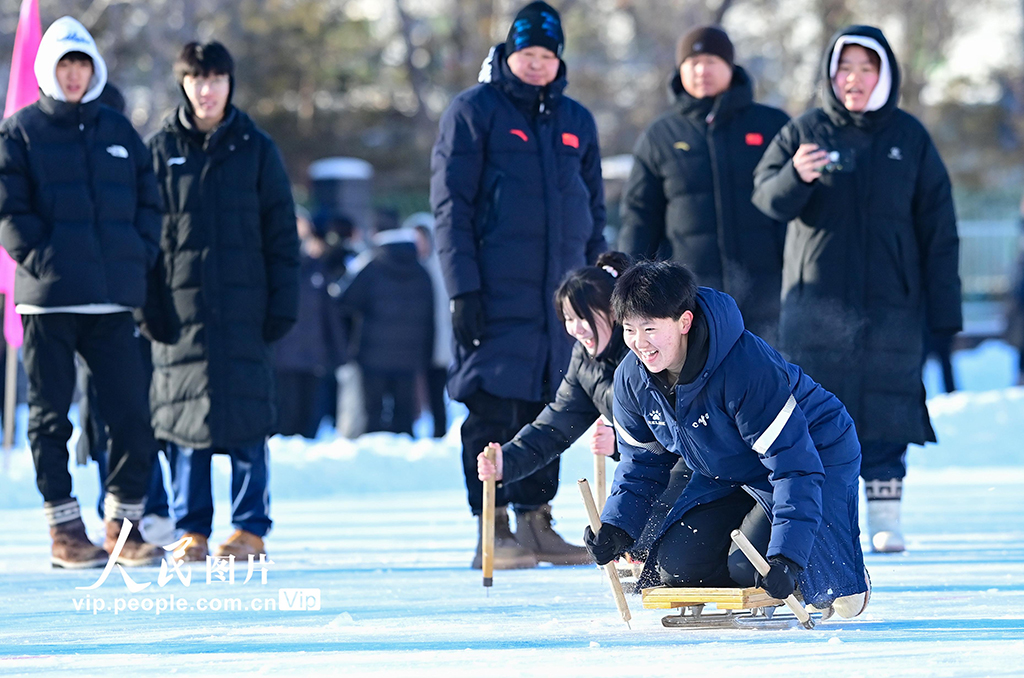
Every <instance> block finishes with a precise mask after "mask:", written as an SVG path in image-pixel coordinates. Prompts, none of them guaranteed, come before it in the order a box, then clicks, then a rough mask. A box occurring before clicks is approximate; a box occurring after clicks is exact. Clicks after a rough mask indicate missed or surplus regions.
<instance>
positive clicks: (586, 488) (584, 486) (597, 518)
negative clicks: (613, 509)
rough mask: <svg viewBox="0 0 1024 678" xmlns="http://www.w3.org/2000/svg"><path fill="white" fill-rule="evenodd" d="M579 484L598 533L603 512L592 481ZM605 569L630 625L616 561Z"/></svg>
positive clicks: (606, 565) (591, 520)
mask: <svg viewBox="0 0 1024 678" xmlns="http://www.w3.org/2000/svg"><path fill="white" fill-rule="evenodd" d="M579 485H580V494H582V495H583V505H584V506H586V507H587V518H589V519H590V529H591V531H593V533H594V534H597V532H598V530H600V529H601V514H600V513H598V512H597V505H596V504H594V495H593V494H591V492H590V483H588V482H587V479H586V478H581V479H580V481H579ZM604 571H605V572H607V573H608V581H609V582H611V585H612V594H614V596H615V606H616V607H618V608H619V614H621V615H622V621H624V622H626V626H629V620H630V619H632V618H633V617H632V615H630V614H629V605H628V604H627V603H626V596H625V594H624V593H623V592H622V583H621V582H620V581H619V572H618V570H616V569H615V563H606V564H605V566H604ZM630 628H632V627H630Z"/></svg>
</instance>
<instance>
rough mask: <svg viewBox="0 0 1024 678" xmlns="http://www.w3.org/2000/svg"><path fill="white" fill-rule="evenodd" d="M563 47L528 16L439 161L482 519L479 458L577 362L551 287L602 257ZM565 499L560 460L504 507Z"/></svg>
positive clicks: (456, 369)
mask: <svg viewBox="0 0 1024 678" xmlns="http://www.w3.org/2000/svg"><path fill="white" fill-rule="evenodd" d="M563 46H564V36H563V34H562V25H561V19H560V17H559V15H558V12H556V11H555V10H554V9H553V8H551V7H550V6H549V5H547V4H546V3H543V2H534V3H531V4H529V5H527V6H526V7H524V8H523V9H522V10H520V12H519V13H518V14H517V15H516V19H515V21H514V22H513V24H512V27H511V28H510V30H509V34H508V38H507V40H506V41H505V43H503V44H499V45H496V46H495V47H494V48H492V49H491V53H490V54H489V55H488V57H487V59H486V60H485V61H484V64H483V68H482V69H481V71H480V84H478V85H477V86H475V87H472V88H470V89H468V90H466V91H464V92H462V93H461V94H459V95H458V96H457V97H456V98H455V99H454V101H452V103H451V105H450V106H449V107H448V110H447V111H445V113H444V115H443V116H442V118H441V125H440V130H439V133H438V138H437V143H436V144H435V146H434V151H433V158H432V161H431V170H432V180H431V191H430V193H431V195H430V199H431V204H432V206H433V211H434V217H435V219H436V223H437V242H438V254H439V256H440V258H441V264H442V267H443V270H444V276H445V284H446V286H447V288H448V294H449V296H450V297H451V298H452V329H453V332H454V334H455V339H456V345H455V347H454V348H455V360H454V363H453V365H452V367H451V370H450V371H449V381H448V392H449V394H450V395H451V397H452V398H454V399H455V400H459V401H462V402H464V403H465V404H466V406H467V407H468V408H469V416H468V417H467V419H466V421H465V423H464V424H463V426H462V444H463V471H464V473H465V478H466V487H467V490H468V494H469V505H470V508H471V509H472V511H473V513H474V514H475V515H479V514H480V510H481V500H482V499H481V498H482V490H481V487H482V486H481V483H480V481H479V479H478V478H477V474H476V456H477V454H479V453H480V452H481V451H482V450H483V449H484V447H485V446H486V445H487V444H488V443H491V442H500V441H503V440H508V439H509V438H511V437H512V436H513V435H514V434H515V433H516V432H517V431H519V429H520V428H522V427H523V426H524V425H526V424H528V423H529V422H531V421H533V419H534V417H535V416H536V415H537V414H539V413H540V411H541V410H542V409H543V408H544V405H545V403H546V402H547V401H548V400H549V399H550V398H551V396H552V395H553V392H554V389H555V388H557V386H558V384H559V382H560V381H561V379H562V376H563V374H564V373H565V369H566V367H567V366H568V364H569V356H570V353H571V350H572V341H571V339H569V337H567V336H566V335H565V332H564V331H563V330H562V319H561V318H560V317H558V315H557V314H556V313H555V309H554V308H553V307H552V305H551V299H552V298H553V295H554V292H555V288H556V287H557V286H558V283H559V282H560V281H561V279H562V277H563V276H564V275H565V274H566V273H568V272H569V271H571V270H573V269H575V268H578V267H580V266H583V265H584V264H587V263H593V262H594V261H595V260H596V258H597V255H598V254H600V253H601V252H602V251H603V250H604V249H605V241H604V236H603V235H602V230H603V228H604V222H605V211H604V189H603V187H602V183H601V157H600V149H599V148H598V139H597V128H596V126H595V124H594V118H593V116H591V114H590V112H589V111H587V109H585V108H584V107H583V106H581V105H580V104H579V103H577V102H576V101H574V100H572V99H570V98H569V97H566V96H564V95H563V94H562V92H563V90H564V89H565V86H566V77H565V64H564V63H563V62H562V61H561V59H560V56H561V53H562V48H563ZM557 489H558V461H557V460H556V461H554V462H552V463H551V464H549V465H548V466H546V467H545V468H543V469H541V470H540V471H538V472H537V473H535V474H533V475H531V476H529V477H527V478H524V479H523V480H522V481H520V482H519V483H514V484H509V485H506V486H505V487H504V488H503V489H502V490H501V491H499V493H498V499H497V501H498V504H499V506H501V507H502V508H503V507H504V506H505V505H506V504H507V503H508V502H509V501H511V502H513V503H514V504H515V505H516V507H517V510H523V511H528V510H535V509H537V508H538V507H540V506H542V505H544V504H546V503H548V502H549V501H550V500H551V499H552V497H554V495H555V492H556V490H557ZM499 513H500V514H502V515H503V514H504V511H503V510H502V511H499ZM498 550H499V551H500V550H501V547H500V546H499V549H498Z"/></svg>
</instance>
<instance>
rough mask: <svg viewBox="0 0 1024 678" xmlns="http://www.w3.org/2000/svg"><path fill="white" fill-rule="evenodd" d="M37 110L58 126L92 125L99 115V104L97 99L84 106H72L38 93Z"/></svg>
mask: <svg viewBox="0 0 1024 678" xmlns="http://www.w3.org/2000/svg"><path fill="white" fill-rule="evenodd" d="M39 110H41V111H42V112H43V113H45V114H46V115H48V116H49V117H50V118H51V119H53V121H54V122H56V123H57V124H60V125H77V124H79V123H86V124H92V122H93V121H95V120H96V117H97V116H98V115H99V112H100V102H99V100H98V99H93V100H92V101H88V102H86V103H84V104H72V103H70V102H67V101H57V100H56V99H54V98H53V97H50V96H47V95H46V94H43V93H42V91H40V92H39Z"/></svg>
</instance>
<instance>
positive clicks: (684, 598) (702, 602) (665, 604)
mask: <svg viewBox="0 0 1024 678" xmlns="http://www.w3.org/2000/svg"><path fill="white" fill-rule="evenodd" d="M642 600H643V606H644V607H645V608H647V609H649V610H669V609H678V610H679V614H677V615H670V616H668V617H662V619H661V623H662V625H663V626H666V627H668V628H684V629H715V628H733V629H788V628H795V627H798V626H800V625H801V623H800V621H799V620H798V619H797V618H796V616H795V615H793V614H788V613H782V614H775V611H776V608H778V607H783V606H785V602H784V601H781V600H777V599H775V598H772V597H771V596H769V595H768V594H767V593H766V592H765V591H764V589H760V588H754V587H750V588H743V589H741V588H732V589H725V588H723V589H717V588H698V587H685V588H673V587H669V586H655V587H652V588H648V589H644V590H643V599H642ZM709 605H713V606H714V609H715V610H716V611H714V612H710V613H709V612H705V608H706V607H707V606H709Z"/></svg>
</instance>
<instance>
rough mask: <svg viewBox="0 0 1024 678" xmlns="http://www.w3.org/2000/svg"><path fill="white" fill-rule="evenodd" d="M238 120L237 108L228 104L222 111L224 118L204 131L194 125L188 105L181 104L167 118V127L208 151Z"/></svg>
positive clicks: (214, 146)
mask: <svg viewBox="0 0 1024 678" xmlns="http://www.w3.org/2000/svg"><path fill="white" fill-rule="evenodd" d="M240 121H241V116H240V115H239V111H238V109H237V108H235V107H234V106H231V105H230V104H229V105H228V108H227V111H226V112H225V113H224V120H222V121H221V123H220V124H219V125H217V127H215V128H214V129H212V130H210V131H209V132H204V131H202V130H200V129H199V128H198V127H196V125H195V121H194V120H193V119H192V114H191V113H189V111H188V107H187V106H185V105H181V106H179V107H178V110H177V111H175V113H174V114H172V116H171V117H170V118H168V120H167V127H168V129H170V130H171V131H172V132H174V133H175V134H177V135H178V136H180V137H182V138H184V139H187V140H188V141H190V142H192V143H194V144H195V145H197V146H199V147H200V148H202V149H203V150H204V151H209V150H212V149H215V148H216V147H217V145H218V144H219V143H220V141H221V139H223V138H224V137H225V135H226V134H227V132H228V130H230V129H231V128H232V127H233V126H234V125H235V124H236V122H240Z"/></svg>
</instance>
